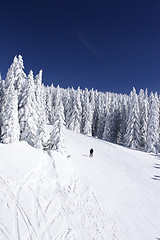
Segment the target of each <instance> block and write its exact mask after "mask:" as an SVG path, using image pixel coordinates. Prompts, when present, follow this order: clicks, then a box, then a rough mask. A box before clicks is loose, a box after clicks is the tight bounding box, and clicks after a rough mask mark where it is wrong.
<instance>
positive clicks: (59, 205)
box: [0, 130, 160, 240]
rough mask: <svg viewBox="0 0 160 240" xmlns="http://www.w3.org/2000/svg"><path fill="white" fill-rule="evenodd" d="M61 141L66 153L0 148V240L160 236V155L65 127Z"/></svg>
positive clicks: (22, 146)
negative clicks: (64, 143) (133, 148)
mask: <svg viewBox="0 0 160 240" xmlns="http://www.w3.org/2000/svg"><path fill="white" fill-rule="evenodd" d="M65 142H66V155H61V154H60V153H57V152H54V151H42V150H37V149H35V148H32V147H30V146H29V145H28V144H27V143H25V142H21V143H15V144H11V145H2V144H0V190H1V191H0V239H2V240H3V239H9V240H28V239H33V240H34V239H40V240H41V239H49V240H69V239H70V240H74V239H75V240H91V239H94V240H100V239H104V240H158V239H160V156H158V155H157V156H156V155H152V154H148V153H143V152H139V151H134V150H130V149H127V148H124V147H121V146H117V145H114V144H111V143H107V142H104V141H101V140H98V139H94V138H92V137H86V136H84V135H81V134H78V133H75V132H71V131H69V130H66V131H65ZM90 148H93V149H94V156H93V158H90V157H88V155H89V149H90ZM67 156H68V157H67Z"/></svg>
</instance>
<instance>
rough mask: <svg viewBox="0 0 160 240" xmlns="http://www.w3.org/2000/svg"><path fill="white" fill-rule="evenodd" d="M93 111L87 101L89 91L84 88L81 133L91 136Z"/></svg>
mask: <svg viewBox="0 0 160 240" xmlns="http://www.w3.org/2000/svg"><path fill="white" fill-rule="evenodd" d="M92 119H93V111H92V107H91V104H90V102H89V92H88V89H87V88H86V89H85V90H84V92H83V95H82V130H81V131H82V133H83V134H85V135H88V136H92Z"/></svg>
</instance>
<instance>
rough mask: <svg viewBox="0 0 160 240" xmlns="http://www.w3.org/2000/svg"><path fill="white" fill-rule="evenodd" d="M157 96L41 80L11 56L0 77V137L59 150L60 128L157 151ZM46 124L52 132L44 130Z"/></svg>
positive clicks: (3, 140) (159, 126)
mask: <svg viewBox="0 0 160 240" xmlns="http://www.w3.org/2000/svg"><path fill="white" fill-rule="evenodd" d="M159 107H160V100H159V96H158V94H157V93H153V92H151V93H150V94H149V95H148V92H147V90H145V91H144V90H142V89H141V90H140V92H139V93H138V94H137V93H136V89H135V88H133V89H132V91H131V93H130V94H129V95H125V94H116V93H111V92H105V93H104V92H98V91H97V90H93V89H92V90H88V89H87V88H85V89H84V90H82V89H80V88H79V87H78V89H76V90H75V89H73V88H67V89H63V88H60V87H59V86H57V87H54V85H53V84H52V85H51V86H45V85H44V84H42V70H40V71H39V73H38V74H37V75H36V76H34V75H33V71H32V70H31V71H30V72H29V74H28V75H26V73H25V72H24V64H23V59H22V56H20V55H19V56H16V57H15V58H14V60H13V63H12V64H11V66H10V68H9V69H8V72H7V75H6V78H5V80H2V78H1V77H0V142H1V143H5V144H9V143H12V142H15V141H27V142H28V143H29V144H30V145H31V146H33V147H36V148H45V147H46V148H49V149H53V150H58V151H61V152H63V151H65V145H64V127H66V128H68V129H70V130H72V131H76V132H78V133H82V134H85V135H88V136H93V137H97V138H99V139H102V140H105V141H109V142H112V143H116V144H121V145H123V146H126V147H129V148H132V149H137V150H143V151H147V152H154V153H157V152H158V151H159V129H160V122H159V118H160V114H159ZM47 125H52V132H51V134H50V135H48V133H47Z"/></svg>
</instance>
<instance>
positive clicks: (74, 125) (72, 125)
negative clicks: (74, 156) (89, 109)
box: [66, 88, 82, 133]
mask: <svg viewBox="0 0 160 240" xmlns="http://www.w3.org/2000/svg"><path fill="white" fill-rule="evenodd" d="M72 94H73V96H72V98H71V99H70V100H71V101H72V102H70V110H69V111H68V114H67V122H66V127H67V128H68V129H70V130H72V131H76V132H78V133H80V131H81V122H82V106H81V101H80V88H78V89H77V91H73V93H72Z"/></svg>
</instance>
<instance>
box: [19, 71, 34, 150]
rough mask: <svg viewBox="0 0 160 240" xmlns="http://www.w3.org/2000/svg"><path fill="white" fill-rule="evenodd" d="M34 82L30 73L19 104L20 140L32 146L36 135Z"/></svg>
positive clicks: (31, 72)
mask: <svg viewBox="0 0 160 240" xmlns="http://www.w3.org/2000/svg"><path fill="white" fill-rule="evenodd" d="M36 107H37V105H36V96H35V82H34V76H33V71H30V73H29V75H28V78H27V81H26V85H25V88H24V90H23V93H22V96H21V100H20V104H19V123H20V132H21V135H20V140H26V141H27V142H28V143H29V144H30V145H32V146H34V141H35V138H36V134H37V125H38V124H37V122H38V115H37V109H36Z"/></svg>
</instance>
